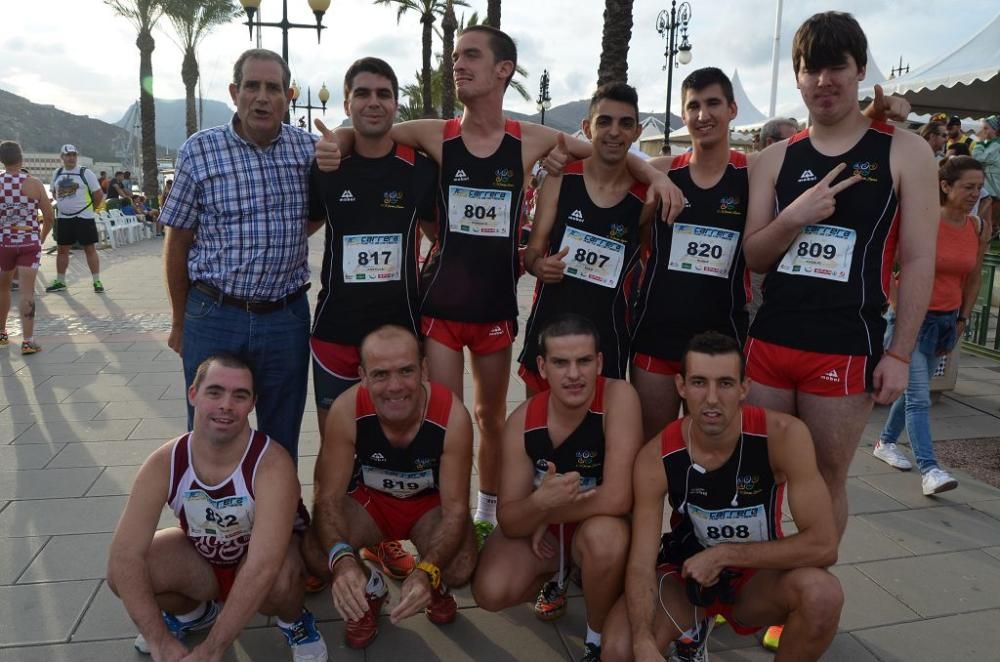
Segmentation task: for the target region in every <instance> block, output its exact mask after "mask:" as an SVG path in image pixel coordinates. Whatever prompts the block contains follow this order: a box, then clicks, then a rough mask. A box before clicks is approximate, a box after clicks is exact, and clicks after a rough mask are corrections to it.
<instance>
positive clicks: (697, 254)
mask: <svg viewBox="0 0 1000 662" xmlns="http://www.w3.org/2000/svg"><path fill="white" fill-rule="evenodd" d="M738 110H739V109H738V108H737V107H736V101H735V99H734V97H733V84H732V82H731V81H730V80H729V77H728V76H726V74H724V73H723V72H722V71H720V70H719V69H716V68H715V67H705V68H704V69H698V70H697V71H694V72H692V73H691V74H690V75H689V76H688V77H687V78H685V79H684V82H683V83H682V84H681V118H682V119H683V120H684V124H685V126H687V129H688V131H689V132H690V134H691V144H692V146H693V150H692V151H690V152H686V153H684V154H681V155H679V156H675V157H673V158H669V157H668V158H657V159H654V160H653V163H654V165H657V166H658V167H663V168H665V169H667V170H668V171H669V174H670V178H671V179H672V180H673V182H674V184H676V185H677V186H678V187H679V188H680V189H681V191H682V192H683V193H684V198H685V205H684V209H683V211H681V214H680V216H679V217H678V218H677V220H676V221H675V222H674V224H673V225H665V224H663V223H654V224H652V226H651V232H650V238H649V249H650V252H649V254H648V255H647V256H646V259H645V264H644V269H643V275H642V282H641V286H640V289H639V295H638V305H637V308H636V329H635V338H634V341H633V348H634V350H635V356H634V357H633V359H632V383H633V385H634V386H635V388H636V391H638V392H639V399H640V400H641V401H642V420H643V436H644V438H645V439H649V438H651V437H652V436H653V435H655V434H656V433H657V432H659V431H660V430H662V429H663V427H664V426H665V425H666V424H667V423H669V422H670V421H672V420H674V419H675V418H677V415H678V411H679V409H680V396H679V395H678V394H677V388H676V386H675V379H674V378H675V376H676V375H677V374H678V373H679V372H680V358H681V355H682V354H683V353H684V348H685V347H686V346H687V343H688V341H689V340H690V339H691V338H692V337H693V336H694V335H695V334H698V333H701V332H702V331H708V330H713V331H718V332H720V333H724V334H726V335H728V336H731V337H733V338H735V339H736V340H737V341H738V342H739V343H740V344H741V345H742V343H743V342H744V341H745V340H746V336H747V325H748V317H747V310H746V308H747V302H748V300H749V299H750V287H749V271H748V270H747V268H746V263H745V262H744V259H743V232H744V226H745V225H746V205H747V197H748V188H749V178H748V174H747V155H746V154H744V153H743V152H738V151H736V150H732V149H730V148H729V123H730V122H731V121H732V120H733V119H734V118H735V117H736V114H737V112H738Z"/></svg>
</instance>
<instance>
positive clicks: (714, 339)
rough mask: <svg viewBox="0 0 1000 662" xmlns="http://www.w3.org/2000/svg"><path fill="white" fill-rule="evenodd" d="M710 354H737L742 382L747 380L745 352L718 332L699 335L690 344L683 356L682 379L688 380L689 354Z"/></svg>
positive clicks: (733, 341) (731, 339)
mask: <svg viewBox="0 0 1000 662" xmlns="http://www.w3.org/2000/svg"><path fill="white" fill-rule="evenodd" d="M692 352H693V353H695V354H708V355H709V356H724V355H726V354H735V355H736V357H737V358H738V359H739V361H740V381H743V380H744V379H746V362H745V361H744V360H743V352H742V351H741V350H740V344H739V343H738V342H736V340H735V339H734V338H732V337H730V336H727V335H726V334H724V333H719V332H718V331H704V332H702V333H699V334H698V335H696V336H695V337H694V338H691V340H690V341H689V342H688V344H687V347H686V348H685V349H684V355H683V356H681V377H683V378H685V379H686V378H687V357H688V354H691V353H692Z"/></svg>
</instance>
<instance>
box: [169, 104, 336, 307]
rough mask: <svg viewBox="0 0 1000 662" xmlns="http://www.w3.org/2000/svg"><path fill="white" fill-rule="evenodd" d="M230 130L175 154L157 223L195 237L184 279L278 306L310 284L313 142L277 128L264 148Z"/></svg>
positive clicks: (202, 135)
mask: <svg viewBox="0 0 1000 662" xmlns="http://www.w3.org/2000/svg"><path fill="white" fill-rule="evenodd" d="M238 121H239V120H238V118H237V117H236V116H235V115H234V116H233V121H231V122H230V123H229V124H224V125H222V126H217V127H214V128H211V129H206V130H204V131H199V132H198V133H196V134H195V135H193V136H191V137H190V138H189V139H188V140H187V141H186V142H185V143H184V144H183V145H182V146H181V148H180V150H179V151H178V152H177V170H176V173H175V175H174V186H173V188H172V189H171V190H170V195H168V196H167V200H166V203H165V204H164V205H163V210H162V212H161V214H160V217H159V220H160V222H161V223H163V224H165V225H169V226H170V227H174V228H180V229H184V230H194V231H195V241H194V244H193V245H192V247H191V250H190V252H189V253H188V275H189V278H190V279H191V281H192V282H194V281H202V282H204V283H207V284H209V285H211V286H213V287H215V288H217V289H219V290H222V291H223V292H225V293H226V294H228V295H230V296H234V297H238V298H240V299H249V300H252V301H276V300H278V299H281V298H282V297H285V296H287V295H289V294H291V293H292V292H295V291H296V290H298V289H299V288H300V287H302V286H303V285H304V284H305V283H306V281H308V280H309V265H308V244H307V239H308V235H307V234H306V221H307V216H308V210H309V166H310V164H311V163H312V160H313V148H314V145H315V140H316V139H315V138H314V137H313V136H312V135H311V134H310V133H307V132H306V131H303V130H301V129H297V128H295V127H291V126H288V125H287V124H282V125H281V132H280V133H279V134H278V137H277V138H275V139H274V141H273V142H272V143H271V144H270V145H268V146H267V147H258V146H257V145H255V144H253V143H251V142H249V141H247V140H245V139H243V138H241V137H240V136H239V135H238V134H237V133H236V129H235V127H234V122H238Z"/></svg>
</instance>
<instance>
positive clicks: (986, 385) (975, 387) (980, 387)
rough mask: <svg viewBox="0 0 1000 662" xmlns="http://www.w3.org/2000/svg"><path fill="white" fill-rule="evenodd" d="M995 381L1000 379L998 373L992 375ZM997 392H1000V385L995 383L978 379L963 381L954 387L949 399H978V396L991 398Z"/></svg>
mask: <svg viewBox="0 0 1000 662" xmlns="http://www.w3.org/2000/svg"><path fill="white" fill-rule="evenodd" d="M992 374H993V376H994V377H995V378H997V379H1000V373H995V372H994V373H992ZM997 391H1000V383H998V382H996V381H992V382H988V381H982V380H978V379H963V380H961V381H959V382H958V384H956V385H955V390H954V391H952V392H951V393H950V394H949V395H950V396H951V397H960V398H963V399H964V398H966V397H969V396H972V397H979V396H991V395H996V393H997Z"/></svg>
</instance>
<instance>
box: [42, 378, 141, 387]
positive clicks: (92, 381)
mask: <svg viewBox="0 0 1000 662" xmlns="http://www.w3.org/2000/svg"><path fill="white" fill-rule="evenodd" d="M134 376H135V375H55V376H53V377H46V378H45V381H44V382H42V383H41V384H39V386H61V387H64V388H69V389H77V388H84V387H86V386H90V387H104V386H124V385H125V384H127V383H128V381H129V380H130V379H132V378H133V377H134Z"/></svg>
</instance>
